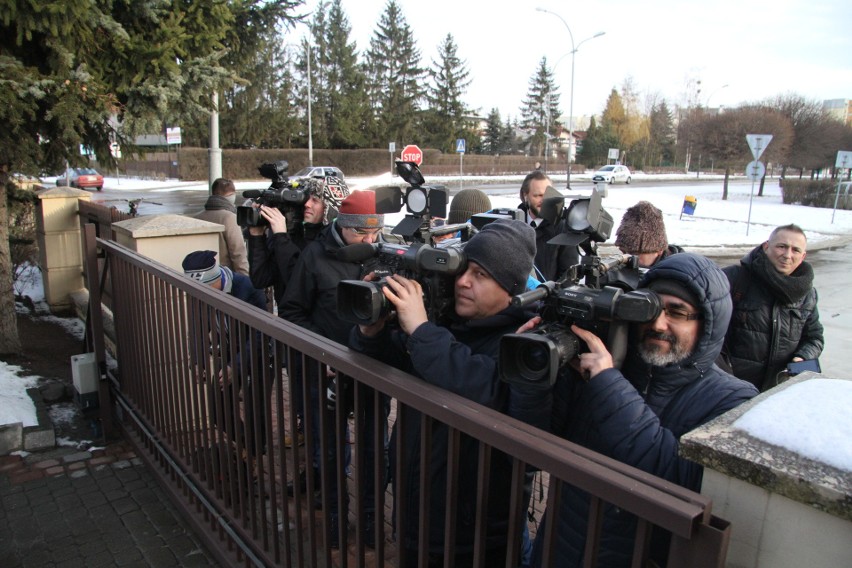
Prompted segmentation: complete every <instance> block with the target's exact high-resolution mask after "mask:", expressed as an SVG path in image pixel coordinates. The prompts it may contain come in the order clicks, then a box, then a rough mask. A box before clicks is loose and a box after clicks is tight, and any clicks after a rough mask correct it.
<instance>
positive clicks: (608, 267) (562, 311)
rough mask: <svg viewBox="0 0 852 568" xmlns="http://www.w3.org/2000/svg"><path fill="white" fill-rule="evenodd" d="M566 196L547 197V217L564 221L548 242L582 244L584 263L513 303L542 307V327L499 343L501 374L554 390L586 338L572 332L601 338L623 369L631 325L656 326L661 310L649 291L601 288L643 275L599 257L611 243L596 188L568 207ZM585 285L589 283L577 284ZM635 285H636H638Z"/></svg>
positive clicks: (615, 259)
mask: <svg viewBox="0 0 852 568" xmlns="http://www.w3.org/2000/svg"><path fill="white" fill-rule="evenodd" d="M563 201H564V198H558V197H557V198H551V199H545V203H544V204H543V205H542V217H544V218H546V219H547V218H550V220H551V222H553V223H556V222H559V221H560V220H561V221H564V226H565V227H564V232H562V233H560V234H559V235H557V236H556V237H554V238H553V239H551V240H550V241H548V243H551V244H559V245H563V246H580V247H581V248H583V250H584V251H585V252H586V255H585V256H584V257H583V258H582V259H581V262H580V263H579V264H577V265H575V266H573V267H571V268H570V269H569V271H568V274H567V275H566V276H565V278H564V279H563V280H560V281H559V282H554V281H550V282H545V283H543V284H541V285H540V286H539V287H538V288H536V289H535V290H531V291H529V292H524V293H523V294H519V295H517V296H515V297H513V298H512V304H513V305H515V306H526V305H530V304H532V303H534V302H539V301H540V302H541V307H540V310H539V315H541V317H542V319H543V321H544V323H543V324H541V325H540V326H538V327H537V328H536V329H535V330H533V331H532V332H528V333H520V334H509V335H505V336H503V337H502V338H501V342H500V358H499V366H500V376H501V379H502V380H504V381H506V382H508V383H512V384H516V385H523V386H525V387H530V386H532V387H539V388H549V387H550V386H552V385H553V384H554V383H555V381H556V378H557V377H558V376H559V371H560V369H561V368H562V367H564V366H565V365H566V364H567V363H568V361H570V360H571V359H572V358H574V357H575V356H576V355H577V354H578V353H579V352H580V350H581V348H582V346H581V343H582V342H581V341H580V339H579V338H578V337H577V336H576V334H574V333H573V332H572V331H571V325H572V324H575V325H577V326H579V327H582V328H583V329H587V330H589V331H591V332H593V333H594V334H595V335H597V336H598V337H600V338H601V339H603V340H604V341H605V343H606V345H607V349H608V350H609V352H610V354H611V355H612V358H613V363H614V364H615V366H616V367H619V366H620V365H621V363H622V362H623V361H624V356H625V354H626V352H627V337H628V327H629V324H630V323H643V322H648V321H652V320H654V319H655V318H657V317H658V316H659V315H660V311H661V309H662V307H661V304H660V299H659V297H658V296H657V295H656V294H655V293H654V292H651V291H650V290H635V289H628V290H627V291H625V290H624V289H622V288H624V287H615V286H603V287H601V286H600V283H601V282H602V281H605V280H606V279H607V277H609V276H611V275H612V274H613V273H616V272H619V271H622V270H627V271H628V272H630V271H635V272H637V273H638V262H637V259H636V258H635V257H632V256H628V255H614V256H611V257H606V258H601V257H599V256H597V255H596V254H595V253H596V252H597V248H596V243H599V242H603V241H605V240H606V239H608V238H609V236H610V232H611V231H612V217H611V216H610V215H609V213H607V212H606V211H605V210H604V209H603V208H602V207H601V198H600V195H599V194H598V192H597V191H593V192H592V194H591V196H590V197H588V198H580V199H575V200H574V201H572V202H571V205H570V206H569V207H568V208H567V209H564V207H563V204H562V202H563ZM580 280H583V281H584V285H581V284H580ZM634 288H635V286H634Z"/></svg>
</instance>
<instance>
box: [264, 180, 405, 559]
mask: <svg viewBox="0 0 852 568" xmlns="http://www.w3.org/2000/svg"><path fill="white" fill-rule="evenodd" d="M383 227H384V215H382V214H377V213H376V194H375V193H374V192H372V191H353V192H352V193H350V194H349V196H348V197H347V198H346V199H344V200H343V202H342V203H341V204H340V212H339V213H338V215H337V218H336V219H334V221H332V222H331V223H330V224H329V225H326V226H325V227H324V228H323V229H322V231H320V234H319V235H318V236H317V238H316V239H315V240H313V241H312V242H310V243H308V245H307V246H306V247H305V249H304V251H302V254H301V255H300V256H299V260H298V262H297V263H296V266H295V268H294V270H293V275H292V277H291V278H290V282H289V283H288V284H287V289H286V291H285V292H284V298H283V301H282V302H281V305H280V306H279V308H278V313H279V315H280V316H281V317H283V318H284V319H286V320H288V321H290V322H293V323H295V324H297V325H300V326H302V327H304V328H305V329H309V330H311V331H313V332H315V333H318V334H319V335H322V336H323V337H327V338H328V339H331V340H333V341H336V342H338V343H341V344H343V345H346V344H347V343H348V341H349V332H350V331H351V329H352V327H353V324H351V323H349V322H347V321H344V320H343V319H341V318H340V317H339V316H338V313H337V284H338V283H339V282H340V281H341V280H359V279H361V278H363V277H364V276H366V271H365V269H363V268H362V265H361V264H359V263H355V262H350V261H348V260H345V259H339V258H338V251H340V249H342V248H343V247H345V246H347V245H354V244H358V243H368V244H371V243H375V242H377V241H379V240H382V228H383ZM294 376H295V379H296V381H297V384H300V383H301V382H302V381H303V380H306V381H307V380H310V379H316V378H317V377H319V376H320V369H319V366H318V364H317V362H316V361H315V360H312V359H308V360H306V365H305V369H304V375H303V376H302V375H299V374H297V373H294ZM337 380H338V381H340V384H338V388H339V389H340V388H343V385H344V384H345V383H343V381H342V380H341V378H340V377H338V379H337ZM324 383H325V381H322V384H321V383H319V382H317V381H316V380H313V381H312V382H311V383H310V384H309V392H310V396H311V404H312V408H313V409H314V412H313V413H312V414H311V415H312V417H313V420H311V424H310V425H309V426H310V432H309V433H310V435H311V437H312V438H311V439H312V440H313V447H314V455H313V468H312V472H313V476H314V477H313V479H314V481H315V483H314V485H315V486H316V485H317V482H321V481H322V476H323V475H324V476H325V477H326V480H327V481H328V483H329V485H328V487H329V488H330V493H329V495H328V502H329V509H330V510H329V511H328V514H329V522H330V525H331V542H330V545H331V548H339V547H340V536H339V535H340V531H339V529H340V527H341V523H342V525H343V527H344V529H343V532H344V534H345V533H346V528H345V526H346V508H347V504H348V495H347V494H346V488H345V487H343V488H342V492H341V493H342V496H343V503H342V507H341V503H340V502H339V497H340V496H339V495H338V487H337V451H336V448H337V444H338V443H345V440H338V439H337V432H336V431H335V429H334V428H333V427H330V428H328V429H327V436H326V439H325V446H324V447H325V449H326V455H325V456H323V455H322V453H321V444H320V428H319V426H320V425H319V414H320V413H321V412H328V409H327V406H326V402H325V399H326V389H325V388H321V387H322V385H323V384H324ZM366 399H367V401H368V404H367V405H366V406H367V407H368V408H367V410H366V413H367V414H368V416H367V418H366V420H365V424H366V430H367V435H365V437H364V439H365V441H366V444H365V447H364V448H363V450H364V453H365V456H366V459H365V462H366V464H367V465H366V469H367V471H366V472H365V474H364V477H363V478H362V479H366V480H368V482H367V487H366V501H365V504H366V506H365V511H366V515H367V516H366V519H365V520H364V523H363V527H364V538H365V543H366V544H367V546H370V547H371V548H372V547H374V546H375V539H374V537H375V530H374V528H373V527H374V523H375V510H374V504H375V498H374V495H375V491H376V487H375V484H373V483H372V482H371V481H372V479H373V477H374V476H373V472H372V466H373V455H374V452H375V450H376V448H375V447H374V445H373V444H372V441H373V440H375V437H374V436H373V435H371V434H370V433H369V431H370V428H372V427H373V425H374V423H375V421H374V420H373V419H372V417H370V416H369V414H372V412H373V409H372V408H369V404H370V403H369V401H371V400H373V397H372V396H367V397H366ZM385 399H386V397H385ZM389 410H390V401H389V400H387V399H386V400H383V401H382V412H383V414H384V420H385V424H387V416H388V412H389ZM329 423H331V420H330V419H329ZM385 430H387V428H386V427H385ZM386 436H387V433H386V432H385V437H386ZM383 450H384V448H382V451H383ZM345 453H346V452H345ZM348 458H349V456H348V454H347V455H346V458H345V461H346V462H347V463H345V464H344V468H348V466H349V463H348ZM326 465H327V466H328V467H325V466H326ZM306 476H307V471H306V472H305V473H304V474H303V475H302V477H301V478H300V479H299V480H298V482H297V483H298V490H299V491H304V490H305V487H306V485H307V483H306V482H307V480H306ZM379 490H380V491H382V490H384V485H382V486H381V487H380V488H379ZM288 492H290V493H291V494H295V492H296V484H291V485H290V486H289V487H288Z"/></svg>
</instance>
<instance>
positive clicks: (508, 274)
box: [351, 219, 538, 567]
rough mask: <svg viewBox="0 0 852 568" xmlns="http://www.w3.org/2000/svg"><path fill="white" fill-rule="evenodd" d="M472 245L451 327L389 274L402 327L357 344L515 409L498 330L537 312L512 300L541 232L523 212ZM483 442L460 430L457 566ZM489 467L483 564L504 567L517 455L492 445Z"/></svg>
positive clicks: (438, 479) (413, 514)
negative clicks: (431, 317) (433, 318)
mask: <svg viewBox="0 0 852 568" xmlns="http://www.w3.org/2000/svg"><path fill="white" fill-rule="evenodd" d="M464 252H465V256H466V257H467V260H468V265H467V267H466V269H465V271H464V272H463V273H461V274H459V275H458V276H457V277H456V281H455V286H454V297H455V318H454V319H453V321H452V322H451V323H450V324H449V325H448V326H447V327H443V326H440V325H437V324H436V323H433V322H429V321H428V320H427V316H426V309H425V307H424V304H423V299H422V295H423V290H422V287H421V285H420V283H418V282H417V281H415V280H408V279H406V278H402V277H399V276H390V277H388V279H387V282H388V285H387V287H385V288H384V290H383V293H384V295H385V297H386V298H387V299H388V300H389V301H390V302H391V303H393V305H394V307H395V308H396V313H397V317H398V320H399V327H395V326H394V327H391V326H388V325H386V322H385V321H384V320H382V321H379V322H378V323H376V324H374V325H372V326H359V328H358V329H356V330H355V331H353V333H352V340H351V346H352V347H353V348H354V349H355V350H357V351H361V352H364V353H367V354H369V355H371V356H373V357H375V358H376V359H379V360H382V361H384V362H386V363H389V364H391V365H394V366H395V367H397V368H400V369H402V370H405V371H407V372H409V373H412V374H413V375H415V376H417V377H419V378H421V379H422V380H424V381H426V382H428V383H430V384H433V385H436V386H439V387H441V388H444V389H446V390H449V391H451V392H454V393H456V394H459V395H461V396H463V397H465V398H467V399H470V400H472V401H475V402H478V403H479V404H482V405H485V406H487V407H489V408H493V409H495V410H499V411H501V412H504V413H508V411H509V408H510V396H514V395H512V394H511V393H510V389H509V387H508V385H507V384H506V383H503V382H501V381H500V379H499V377H498V374H497V360H498V355H499V345H500V338H501V337H502V336H503V335H505V334H507V333H514V332H515V331H516V330H517V329H518V328H519V327H520V326H521V325H523V324H524V323H526V322H527V321H528V320H529V319H530V318H529V315H530V314H528V313H525V312H524V311H523V310H522V309H521V308H514V307H511V306H510V300H511V297H512V295H514V294H519V293H521V292H523V291H524V290H525V288H526V283H527V277H528V275H529V273H530V270H531V269H532V261H533V256H534V254H535V234H534V232H533V230H532V228H531V227H529V225H527V224H525V223H523V222H521V221H516V220H505V219H500V220H496V221H493V222H492V223H489V224H488V225H486V226H485V227H484V228H483V229H482V230H481V231H480V232H479V233H477V234H476V235H474V236H473V237H472V238H471V239H470V241H468V243H467V245H466V246H465V249H464ZM518 406H522V405H518ZM537 410H538V409H536V411H537ZM406 417H407V418H406V428H405V429H404V430H403V431H402V432H401V433H400V432H398V431H397V430H394V434H393V436H394V437H396V436H397V435H402V436H404V440H403V443H402V448H403V450H402V451H403V453H402V455H395V454H394V451H395V449H396V447H397V445H396V443H395V442H394V441H392V442H391V458H392V459H391V461H392V462H396V461H397V460H398V461H399V462H401V467H402V469H403V471H404V472H405V476H406V479H408V480H409V481H408V483H406V485H405V489H404V492H401V491H402V488H400V487H399V486H398V485H397V480H394V506H395V507H396V506H402V507H404V510H405V512H406V516H405V518H404V519H403V526H402V527H397V529H396V531H397V534H398V543H399V545H400V547H401V548H402V551H403V554H404V555H405V556H406V558H407V561H408V562H407V564H408V565H411V566H414V565H416V563H417V562H416V559H417V551H418V516H419V515H418V511H420V486H419V481H418V480H420V475H421V472H420V446H421V443H420V441H421V435H422V433H421V431H420V423H421V421H420V414H419V413H418V412H416V411H414V410H413V409H407V414H406ZM517 418H519V419H525V418H526V417H524V416H517ZM447 434H448V432H447V427H446V426H445V425H444V424H441V423H438V422H435V423H434V424H433V429H432V432H431V446H430V447H431V452H430V455H431V457H430V468H431V469H430V471H429V472H428V473H427V474H426V476H425V477H424V479H427V480H430V481H431V485H430V494H429V495H430V503H429V518H428V524H429V526H428V538H429V564H428V565H429V566H441V565H443V558H442V555H443V550H444V519H445V512H446V507H447V503H446V479H447V447H448V438H447ZM478 448H479V446H478V443H477V442H476V441H475V440H473V439H472V438H470V437H468V436H461V440H460V448H459V463H458V476H457V481H458V502H457V512H458V516H457V518H456V547H455V565H456V566H459V567H464V566H470V565H471V563H472V561H473V552H472V551H473V548H472V547H473V542H474V531H475V521H476V509H477V506H476V495H477V491H476V476H477V460H478V451H479V450H478ZM488 474H489V485H488V488H489V496H488V512H487V519H486V520H485V524H486V527H485V530H486V543H485V565H486V566H503V565H505V563H506V546H507V542H508V540H509V539H510V538H518V539H520V537H521V535H520V534H518V535H508V532H507V531H508V520H509V497H510V495H511V487H510V482H511V479H512V469H511V460H510V459H509V458H508V456H506V455H505V454H503V453H502V452H498V451H496V450H495V451H493V452H492V455H491V463H490V465H489V466H488Z"/></svg>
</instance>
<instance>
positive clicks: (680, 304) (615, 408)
mask: <svg viewBox="0 0 852 568" xmlns="http://www.w3.org/2000/svg"><path fill="white" fill-rule="evenodd" d="M640 287H641V288H648V289H650V290H653V291H655V292H656V293H657V294H658V295H659V296H660V299H661V303H662V306H663V311H662V312H661V313H660V315H659V316H658V317H657V318H656V319H655V320H653V321H652V322H649V323H645V324H641V325H637V327H636V329H635V330H634V332H635V337H634V339H633V341H632V342H631V346H630V350H629V353H628V357H627V359H626V361H625V364H624V366H623V368H622V369H621V370H618V369H615V368H613V363H612V357H611V355H610V353H609V352H608V351H607V348H606V346H605V345H604V343H603V341H602V340H601V339H600V338H598V337H597V336H596V335H594V334H592V333H590V332H588V331H586V330H583V329H580V328H578V327H576V326H572V330H573V332H574V333H575V334H577V336H578V337H579V338H580V339H582V340H583V341H585V343H586V344H587V346H588V348H589V352H587V353H582V354H580V355H579V358H578V359H575V361H574V363H573V364H572V366H573V367H574V371H575V372H570V373H566V374H564V375H563V376H561V377H560V379H559V380H558V381H557V383H556V385H555V387H554V391H553V395H552V396H553V412H552V422H553V423H552V428H553V431H554V433H555V434H557V435H559V436H562V437H564V438H566V439H568V440H570V441H572V442H575V443H578V444H580V445H582V446H585V447H587V448H590V449H592V450H594V451H596V452H599V453H601V454H604V455H606V456H609V457H611V458H614V459H617V460H619V461H621V462H623V463H626V464H628V465H631V466H633V467H636V468H639V469H641V470H643V471H646V472H648V473H651V474H654V475H657V476H659V477H661V478H663V479H666V480H668V481H671V482H674V483H677V484H678V485H681V486H683V487H686V488H687V489H691V490H693V491H698V490H699V489H700V486H701V478H702V473H703V468H702V467H701V466H700V465H698V464H696V463H694V462H691V461H689V460H686V459H684V458H681V457H680V456H679V455H678V444H679V442H678V441H679V439H680V437H681V436H682V435H683V434H685V433H686V432H689V431H690V430H693V429H694V428H696V427H697V426H700V425H701V424H704V423H705V422H708V421H710V420H712V419H713V418H715V417H717V416H719V415H721V414H723V413H725V412H727V411H728V410H730V409H732V408H734V407H736V406H738V405H740V404H741V403H743V402H745V401H746V400H748V399H750V398H752V397H753V396H755V395H756V394H757V389H755V388H754V386H753V385H751V384H749V383H747V382H745V381H741V380H739V379H736V378H734V377H732V376H731V375H729V374H727V373H725V372H724V371H722V370H721V369H719V368H718V367H717V366H716V365H715V363H714V361H715V359H716V357H717V356H718V354H719V351H720V350H721V348H722V342H723V340H724V337H725V331H726V330H727V327H728V320H729V318H730V316H731V300H730V294H729V293H728V282H727V279H726V278H725V276H724V274H722V271H721V270H720V269H719V268H717V267H716V265H715V264H713V263H712V262H711V261H709V260H708V259H706V258H704V257H702V256H698V255H694V254H690V253H682V254H676V255H673V256H671V257H669V258H666V259H664V260H662V261H661V262H659V263H657V264H655V265H654V266H653V267H652V268H651V269H650V270H649V271H648V272H647V274H645V276H644V277H643V279H642V281H641V282H640ZM588 512H589V496H588V494H586V493H584V492H582V491H580V490H578V489H576V488H574V487H571V486H568V485H565V486H563V494H562V498H561V500H560V502H559V505H558V517H557V518H558V521H557V524H556V526H555V531H556V545H555V549H554V550H552V551H551V558H553V559H555V564H554V566H559V567H567V566H580V565H581V564H582V559H583V554H584V552H585V550H584V549H585V545H586V531H587V526H586V524H587V520H588ZM551 516H552V512H550V511H548V512H547V514H546V515H545V522H547V521H548V517H551ZM601 530H602V534H601V540H600V550H599V551H598V552H599V564H598V566H629V565H630V557H631V554H632V551H633V539H634V536H635V532H636V517H635V516H634V515H632V514H630V513H627V512H626V511H623V510H620V509H617V508H616V507H613V506H611V505H606V506H605V508H604V519H603V524H602V529H601ZM544 532H545V531H544V528H543V526H542V527H540V528H539V531H538V535H543V534H544ZM668 539H669V535H667V534H664V533H663V531H660V530H656V531H654V536H653V539H652V550H651V554H652V559H653V560H654V561H656V562H658V563H659V564H660V565H665V555H666V552H667V549H668V545H667V540H668ZM541 549H542V542H541V540H537V541H536V543H535V548H534V562H533V564H534V565H540V562H541V553H542V550H541Z"/></svg>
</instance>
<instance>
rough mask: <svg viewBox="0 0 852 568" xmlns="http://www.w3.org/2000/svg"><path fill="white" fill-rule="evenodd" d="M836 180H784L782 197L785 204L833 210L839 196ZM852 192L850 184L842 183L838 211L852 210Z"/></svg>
mask: <svg viewBox="0 0 852 568" xmlns="http://www.w3.org/2000/svg"><path fill="white" fill-rule="evenodd" d="M837 183H838V180H836V179H818V180H807V179H790V178H784V180H783V183H782V186H781V196H782V199H783V202H784V203H787V204H801V205H808V206H811V207H826V208H829V209H831V208H833V207H834V200H835V197H836V196H837ZM850 190H852V184H850V182H842V185H841V188H840V198H839V199H838V200H837V208H838V209H852V196H851V195H849V193H850Z"/></svg>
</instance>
